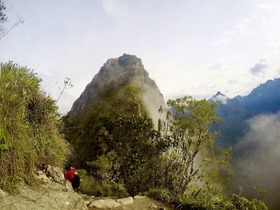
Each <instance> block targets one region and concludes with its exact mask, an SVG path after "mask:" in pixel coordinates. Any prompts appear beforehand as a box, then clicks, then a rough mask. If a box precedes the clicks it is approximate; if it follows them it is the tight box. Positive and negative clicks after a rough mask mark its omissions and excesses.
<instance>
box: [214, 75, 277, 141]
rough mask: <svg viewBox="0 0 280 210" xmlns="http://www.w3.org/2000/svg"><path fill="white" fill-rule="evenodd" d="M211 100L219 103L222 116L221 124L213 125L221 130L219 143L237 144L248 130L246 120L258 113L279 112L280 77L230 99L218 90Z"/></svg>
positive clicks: (219, 112)
mask: <svg viewBox="0 0 280 210" xmlns="http://www.w3.org/2000/svg"><path fill="white" fill-rule="evenodd" d="M225 99H226V103H225ZM209 101H214V102H217V103H218V107H217V115H218V116H219V117H220V118H222V122H221V123H220V124H219V125H215V126H213V129H215V130H218V131H220V132H221V137H220V138H218V139H217V143H218V144H220V145H223V146H228V145H235V144H236V143H237V142H238V141H239V138H240V137H241V136H242V135H243V134H244V133H245V132H246V131H247V130H248V126H247V124H246V120H248V119H250V118H252V117H254V116H256V115H258V114H269V113H277V112H278V111H279V110H280V79H274V80H268V81H267V82H265V83H264V84H261V85H259V86H258V87H256V88H254V89H253V90H252V92H251V93H250V94H248V95H247V96H236V97H234V98H232V99H229V98H227V97H226V96H225V95H223V94H222V93H220V92H218V93H217V94H216V95H215V96H213V97H212V98H211V99H209Z"/></svg>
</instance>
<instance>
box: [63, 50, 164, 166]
mask: <svg viewBox="0 0 280 210" xmlns="http://www.w3.org/2000/svg"><path fill="white" fill-rule="evenodd" d="M160 107H163V110H164V109H165V107H166V106H165V102H164V99H163V96H162V94H161V93H160V91H159V88H158V87H157V85H156V83H155V82H154V81H153V80H152V79H150V77H149V74H148V72H147V71H146V70H145V69H144V66H143V64H142V62H141V59H139V58H137V57H136V56H134V55H127V54H124V55H122V56H121V57H119V58H112V59H109V60H108V61H107V62H106V63H105V64H104V65H103V66H102V67H101V69H100V71H99V73H98V74H97V75H95V76H94V78H93V79H92V81H91V82H90V83H89V84H88V85H87V87H86V88H85V90H84V92H83V93H82V94H81V96H80V97H79V98H78V99H77V100H76V101H75V103H74V104H73V107H72V109H71V111H70V112H69V113H68V114H67V116H66V117H65V118H64V122H65V125H66V129H65V130H66V131H65V132H66V138H67V140H68V141H69V142H70V143H71V144H72V145H73V146H74V148H75V150H76V152H77V155H76V161H75V163H76V164H77V165H80V166H84V165H85V163H86V162H87V161H92V160H94V159H95V158H96V157H98V156H100V155H101V154H103V153H104V151H107V150H108V145H107V143H106V139H107V140H108V138H110V137H109V136H110V131H111V130H112V128H113V127H114V121H115V120H116V119H117V118H118V117H119V116H120V115H122V116H124V117H130V116H132V115H140V116H145V117H148V118H151V119H152V120H153V122H154V126H155V127H156V126H157V122H158V119H159V118H160V117H161V116H162V117H163V114H162V113H159V112H158V110H159V109H160Z"/></svg>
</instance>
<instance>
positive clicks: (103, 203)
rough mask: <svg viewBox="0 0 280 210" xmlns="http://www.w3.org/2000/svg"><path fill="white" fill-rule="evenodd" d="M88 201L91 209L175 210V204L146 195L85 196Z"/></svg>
mask: <svg viewBox="0 0 280 210" xmlns="http://www.w3.org/2000/svg"><path fill="white" fill-rule="evenodd" d="M83 197H84V199H85V200H86V201H87V202H88V207H89V210H109V209H111V210H140V209H141V210H174V209H176V208H175V207H173V206H170V205H167V204H164V203H162V202H160V201H156V200H154V199H151V198H148V197H146V196H135V197H134V198H133V197H127V198H122V199H113V198H91V197H88V196H83Z"/></svg>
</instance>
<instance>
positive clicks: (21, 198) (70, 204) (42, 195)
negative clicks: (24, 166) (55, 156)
mask: <svg viewBox="0 0 280 210" xmlns="http://www.w3.org/2000/svg"><path fill="white" fill-rule="evenodd" d="M37 178H38V179H41V181H42V182H43V183H44V184H42V185H40V186H36V187H34V186H32V187H31V186H27V185H25V184H21V186H20V187H19V193H17V194H16V195H10V194H8V193H6V192H4V191H3V190H0V209H1V210H25V209H28V210H32V209H34V210H50V209H52V210H63V209H64V210H73V209H79V210H86V209H88V208H87V206H86V203H85V201H84V200H83V198H82V197H81V196H80V195H79V194H77V193H75V192H74V191H73V189H72V186H71V183H70V182H68V181H66V180H65V179H64V176H63V173H62V170H60V169H59V168H56V167H51V166H47V168H46V171H44V172H43V171H39V172H38V175H37Z"/></svg>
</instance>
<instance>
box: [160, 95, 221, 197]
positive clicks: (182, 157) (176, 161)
mask: <svg viewBox="0 0 280 210" xmlns="http://www.w3.org/2000/svg"><path fill="white" fill-rule="evenodd" d="M167 105H168V106H169V109H170V110H169V113H168V114H167V117H166V120H165V121H159V126H158V127H159V132H160V133H161V135H162V138H163V139H164V141H165V142H166V144H167V145H168V147H169V149H168V150H167V151H166V152H165V153H164V156H165V159H166V161H167V163H168V164H167V165H166V166H165V171H166V173H164V174H165V175H164V177H163V179H164V180H165V183H168V185H167V188H168V189H169V190H170V192H171V193H172V194H175V195H181V194H183V193H184V192H185V191H186V189H187V186H188V185H189V184H190V183H191V182H192V181H199V182H203V180H202V179H203V177H204V176H203V174H204V173H205V170H204V169H203V167H202V164H204V167H206V165H209V164H210V163H209V162H208V160H210V159H211V158H213V156H212V155H213V153H210V152H211V151H212V150H211V146H212V145H213V142H214V136H215V135H216V133H213V132H210V131H209V128H210V126H211V124H212V123H214V122H219V121H220V119H219V118H218V117H217V116H216V115H215V107H216V104H215V103H209V102H208V101H206V100H199V101H198V100H195V99H193V98H192V97H183V98H178V99H176V100H169V101H168V102H167ZM211 156H212V157H211ZM207 157H208V159H207Z"/></svg>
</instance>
